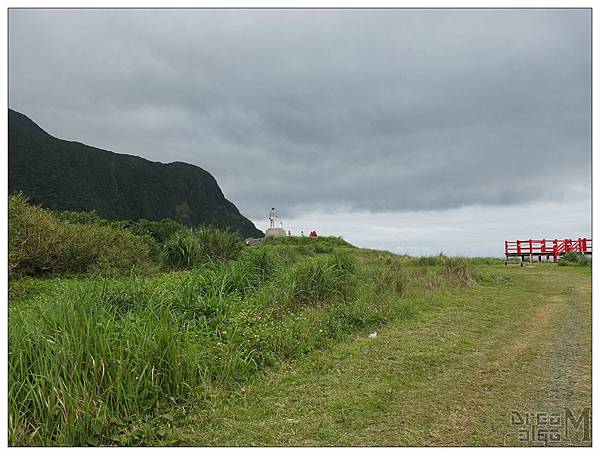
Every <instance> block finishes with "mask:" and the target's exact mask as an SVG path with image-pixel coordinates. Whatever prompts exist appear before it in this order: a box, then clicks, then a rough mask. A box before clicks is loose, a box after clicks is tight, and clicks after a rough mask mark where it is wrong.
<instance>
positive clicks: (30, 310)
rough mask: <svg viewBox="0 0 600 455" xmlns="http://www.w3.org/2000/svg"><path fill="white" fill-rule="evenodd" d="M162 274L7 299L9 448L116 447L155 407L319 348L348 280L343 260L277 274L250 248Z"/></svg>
mask: <svg viewBox="0 0 600 455" xmlns="http://www.w3.org/2000/svg"><path fill="white" fill-rule="evenodd" d="M319 274H323V277H319ZM166 277H168V279H162V278H159V277H156V278H152V277H151V278H140V277H138V278H135V277H134V278H122V279H111V280H103V279H93V280H88V281H83V280H82V281H78V282H74V283H73V282H72V281H69V282H67V283H68V284H65V285H62V286H58V287H56V288H54V291H53V292H52V293H46V294H38V295H36V296H35V298H32V299H31V300H26V301H23V302H17V303H16V304H15V305H12V306H11V308H10V312H9V321H10V322H9V323H10V331H9V384H10V387H9V433H10V443H11V444H12V445H96V444H113V443H122V442H123V438H124V437H125V439H126V435H127V433H128V428H129V426H130V425H131V423H132V422H134V421H136V420H139V419H140V418H142V417H143V416H146V415H155V414H156V413H157V412H159V409H160V407H161V406H164V405H166V404H168V403H172V402H181V400H185V399H186V397H189V396H190V395H193V393H192V392H197V393H201V392H202V389H203V387H204V386H208V384H211V383H215V382H216V383H229V382H232V381H233V382H236V381H245V380H247V379H248V378H249V377H251V376H252V375H254V374H255V373H256V372H257V371H259V370H260V369H262V368H264V367H265V366H268V365H271V364H273V363H274V362H276V361H277V360H278V359H282V358H290V357H293V356H296V355H299V354H301V353H303V352H307V351H309V350H311V349H313V348H314V347H315V346H319V345H323V343H325V342H326V340H327V339H328V338H330V336H331V334H330V333H329V332H328V331H324V329H327V327H329V326H330V325H331V324H332V323H331V321H332V319H331V318H332V317H333V318H337V317H343V313H339V312H338V313H336V312H335V311H333V308H339V307H337V306H335V304H336V302H340V303H341V302H342V301H344V299H345V298H348V296H350V295H351V290H350V288H351V287H353V286H354V282H353V280H354V278H353V263H352V260H351V259H350V258H348V257H342V256H336V257H332V258H329V259H328V260H320V261H314V262H310V266H308V267H304V266H303V265H301V264H298V265H297V266H296V267H293V268H291V269H289V268H286V267H285V265H284V262H283V261H281V260H280V259H279V258H278V257H277V256H276V255H273V254H272V253H269V252H266V251H252V250H249V251H244V253H243V254H241V256H240V258H239V259H238V260H236V261H230V262H226V263H223V262H221V263H217V262H215V263H209V264H207V265H206V266H205V267H203V268H197V269H195V270H194V271H192V272H183V273H179V274H174V275H166ZM290 277H293V278H290ZM288 286H291V288H288ZM284 294H286V295H289V296H290V298H291V299H293V300H294V302H298V303H302V307H298V308H296V309H295V311H293V312H290V308H284V307H283V306H282V305H281V304H282V303H284V302H283V300H282V296H283V295H284ZM327 302H329V303H330V304H331V305H330V306H329V308H328V307H325V306H323V305H324V304H325V303H327ZM353 314H356V311H355V312H354V313H353ZM334 325H335V324H334ZM315 327H323V328H324V329H321V330H320V331H319V330H315Z"/></svg>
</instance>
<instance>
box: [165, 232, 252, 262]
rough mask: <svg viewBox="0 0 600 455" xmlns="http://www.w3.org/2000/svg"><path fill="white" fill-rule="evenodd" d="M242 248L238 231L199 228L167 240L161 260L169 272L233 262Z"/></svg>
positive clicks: (178, 233) (179, 233) (180, 233)
mask: <svg viewBox="0 0 600 455" xmlns="http://www.w3.org/2000/svg"><path fill="white" fill-rule="evenodd" d="M241 249H242V239H241V238H240V236H239V235H238V233H237V232H231V231H229V230H225V231H220V230H218V229H215V228H211V227H202V228H200V229H196V230H185V231H181V232H177V233H176V234H174V235H173V236H171V237H170V238H168V240H167V241H166V242H165V243H164V247H163V250H162V256H161V260H162V263H163V265H164V266H165V267H166V268H167V269H170V270H182V269H191V268H194V267H197V266H199V265H201V264H204V263H207V262H212V261H228V260H231V259H235V258H237V256H238V255H239V253H240V251H241Z"/></svg>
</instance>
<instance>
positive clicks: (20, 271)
mask: <svg viewBox="0 0 600 455" xmlns="http://www.w3.org/2000/svg"><path fill="white" fill-rule="evenodd" d="M8 216H9V230H8V249H9V254H8V273H9V279H13V278H16V277H19V276H25V275H26V276H43V275H57V274H82V273H90V274H95V275H123V274H128V273H136V272H137V273H147V272H149V271H152V270H153V269H154V268H155V265H154V263H153V262H152V261H151V258H150V253H151V249H152V247H153V245H154V242H153V240H152V239H151V238H150V237H141V236H136V235H134V234H132V233H131V232H129V231H126V230H124V229H119V228H117V227H114V226H110V225H101V224H89V225H87V224H86V225H84V224H72V223H69V222H65V221H61V220H60V219H58V218H57V217H56V216H54V214H52V213H51V212H49V211H47V210H44V209H42V208H40V207H36V206H32V205H30V204H28V202H27V199H26V198H24V197H23V196H18V195H15V196H11V197H10V198H9V201H8Z"/></svg>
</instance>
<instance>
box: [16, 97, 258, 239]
mask: <svg viewBox="0 0 600 455" xmlns="http://www.w3.org/2000/svg"><path fill="white" fill-rule="evenodd" d="M8 114H9V115H8V133H9V134H8V139H9V140H8V149H9V179H8V180H9V193H14V192H22V193H23V194H26V195H27V196H29V197H30V199H31V200H32V201H33V202H35V203H39V204H40V205H42V206H44V207H46V208H49V209H51V210H75V211H88V210H96V212H97V213H98V215H100V216H102V217H104V218H107V219H113V220H128V219H141V218H144V219H148V220H159V219H162V218H173V219H176V220H178V221H180V222H182V223H184V224H186V225H189V226H199V225H213V226H216V227H220V228H226V227H229V228H231V229H233V230H236V231H238V232H240V234H241V235H243V236H246V237H257V236H262V235H264V234H263V233H262V232H261V231H259V230H258V229H257V228H256V226H254V224H253V223H252V222H251V221H250V220H248V219H247V218H245V217H244V216H243V215H242V214H241V213H240V212H239V210H238V209H237V207H236V206H235V205H234V204H233V203H232V202H230V201H229V200H227V199H226V198H225V196H224V195H223V192H222V191H221V188H220V187H219V185H218V183H217V181H216V179H215V178H214V177H213V176H212V175H211V174H210V173H209V172H208V171H206V170H204V169H202V168H201V167H199V166H195V165H193V164H189V163H184V162H182V161H174V162H170V163H162V162H159V161H150V160H147V159H145V158H142V157H139V156H135V155H130V154H124V153H117V152H113V151H110V150H104V149H100V148H97V147H94V146H92V145H87V144H83V143H81V142H77V141H67V140H63V139H59V138H56V137H54V136H52V135H51V134H49V133H47V132H46V131H45V130H44V129H43V128H41V127H40V126H39V125H38V124H37V123H35V122H34V121H33V120H32V119H30V118H29V117H27V116H26V115H24V114H22V113H20V112H17V111H15V110H13V109H9V111H8Z"/></svg>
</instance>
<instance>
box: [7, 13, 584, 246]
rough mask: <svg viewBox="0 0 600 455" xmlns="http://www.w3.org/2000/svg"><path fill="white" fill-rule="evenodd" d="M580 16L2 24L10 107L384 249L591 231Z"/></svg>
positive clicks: (127, 17)
mask: <svg viewBox="0 0 600 455" xmlns="http://www.w3.org/2000/svg"><path fill="white" fill-rule="evenodd" d="M590 49H591V12H590V10H583V9H580V10H566V9H561V10H524V9H523V10H307V11H301V10H290V11H284V10H229V11H226V10H14V9H13V10H11V11H10V13H9V106H10V107H11V108H13V109H16V110H18V111H20V112H22V113H24V114H26V115H28V116H29V117H31V118H32V119H33V120H34V121H36V122H37V123H38V124H39V125H40V126H41V127H42V128H44V129H45V130H46V131H48V132H49V133H51V134H53V135H55V136H57V137H60V138H63V139H69V140H77V141H80V142H84V143H87V144H90V145H94V146H97V147H100V148H105V149H108V150H112V151H115V152H119V153H128V154H133V155H139V156H142V157H145V158H148V159H150V160H153V161H161V162H171V161H184V162H188V163H192V164H196V165H198V166H200V167H202V168H204V169H206V170H207V171H209V172H211V173H212V174H213V175H214V176H215V178H216V179H217V181H218V182H219V184H220V186H221V188H222V190H223V192H224V193H225V195H226V197H227V198H228V199H230V200H231V201H232V202H234V203H235V204H236V205H237V207H238V208H239V209H240V211H241V212H242V213H243V214H244V215H246V216H247V217H249V218H250V219H252V220H253V221H255V223H256V225H257V227H258V228H259V229H264V228H265V227H266V224H267V221H266V218H267V216H268V211H269V208H270V207H273V206H274V207H276V208H277V209H278V211H279V213H280V216H281V219H282V221H283V224H284V227H285V228H289V229H291V230H292V231H293V232H299V231H300V229H303V230H304V231H305V232H309V231H310V230H313V229H316V230H317V231H318V232H319V234H331V235H342V236H344V237H345V238H347V239H348V240H350V241H352V242H354V243H355V244H358V245H361V246H368V247H376V248H384V249H388V250H390V251H394V252H399V253H411V254H419V255H421V254H435V253H438V252H440V251H444V252H446V253H448V254H465V255H494V256H497V255H500V254H502V248H503V241H504V240H505V239H515V238H517V237H518V238H526V239H528V238H532V237H533V238H543V237H546V238H554V237H564V236H573V237H579V236H584V235H590V234H591V213H590V212H591V138H590V134H591V104H590V103H591V55H590Z"/></svg>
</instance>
